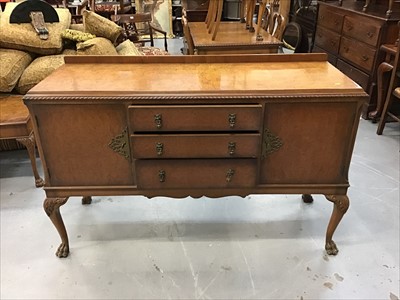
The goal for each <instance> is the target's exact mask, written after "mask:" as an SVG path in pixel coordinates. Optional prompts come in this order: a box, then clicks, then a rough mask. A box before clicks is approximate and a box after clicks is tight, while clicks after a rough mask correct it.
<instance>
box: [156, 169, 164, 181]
mask: <svg viewBox="0 0 400 300" xmlns="http://www.w3.org/2000/svg"><path fill="white" fill-rule="evenodd" d="M165 176H166V175H165V171H164V170H159V171H158V179H159V180H160V182H165Z"/></svg>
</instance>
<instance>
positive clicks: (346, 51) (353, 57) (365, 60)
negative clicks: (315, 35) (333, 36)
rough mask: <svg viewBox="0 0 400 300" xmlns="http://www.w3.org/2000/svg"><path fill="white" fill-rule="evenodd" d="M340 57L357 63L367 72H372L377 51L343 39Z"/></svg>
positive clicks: (354, 41)
mask: <svg viewBox="0 0 400 300" xmlns="http://www.w3.org/2000/svg"><path fill="white" fill-rule="evenodd" d="M339 52H340V55H341V56H342V57H344V58H346V59H347V60H349V61H351V62H353V63H355V64H356V65H358V66H360V67H361V68H363V69H364V70H366V71H371V70H372V67H373V65H374V59H375V53H376V50H375V49H373V48H370V47H368V46H367V45H365V44H363V43H360V42H357V41H356V40H350V39H348V38H345V37H342V41H341V43H340V50H339Z"/></svg>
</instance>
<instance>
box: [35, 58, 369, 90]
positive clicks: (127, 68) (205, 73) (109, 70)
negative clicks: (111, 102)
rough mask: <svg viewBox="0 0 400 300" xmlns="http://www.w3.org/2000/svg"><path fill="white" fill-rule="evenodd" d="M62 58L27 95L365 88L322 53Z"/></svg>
mask: <svg viewBox="0 0 400 300" xmlns="http://www.w3.org/2000/svg"><path fill="white" fill-rule="evenodd" d="M65 60H66V64H65V65H63V66H61V67H60V68H59V69H57V70H56V71H54V72H53V73H52V74H51V75H50V76H49V77H47V78H45V79H44V80H43V81H42V82H40V83H39V84H38V85H36V86H35V87H34V88H32V89H31V90H30V91H29V93H28V95H31V96H34V95H39V96H40V95H45V94H46V95H50V94H52V95H74V94H76V95H77V94H79V95H85V94H87V95H99V96H102V97H103V96H107V95H110V94H112V95H117V96H118V95H122V96H123V95H132V96H140V95H144V96H149V95H150V96H157V95H159V96H168V95H174V96H175V95H193V96H199V95H202V94H208V95H209V94H218V95H227V96H229V95H240V94H243V95H246V96H248V95H274V94H278V95H280V94H281V95H291V94H292V95H296V96H297V95H299V94H310V93H311V94H321V93H326V94H328V95H329V94H337V93H354V94H360V93H363V90H362V88H361V87H360V86H358V85H357V84H356V83H355V82H353V81H352V80H351V79H349V78H348V77H347V76H345V75H344V74H343V73H341V72H340V71H339V70H338V69H336V68H335V67H333V66H332V65H331V64H329V63H328V62H327V61H326V55H325V54H311V53H309V54H269V55H223V56H208V55H204V56H202V55H198V56H197V55H193V56H152V57H143V56H131V57H128V56H126V57H125V56H122V57H121V56H108V57H107V56H102V57H96V56H85V57H72V56H71V57H65ZM60 82H62V83H63V84H62V85H60Z"/></svg>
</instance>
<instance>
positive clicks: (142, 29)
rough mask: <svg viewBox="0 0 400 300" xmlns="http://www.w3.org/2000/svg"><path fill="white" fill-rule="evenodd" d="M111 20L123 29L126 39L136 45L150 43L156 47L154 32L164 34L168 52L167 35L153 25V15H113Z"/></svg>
mask: <svg viewBox="0 0 400 300" xmlns="http://www.w3.org/2000/svg"><path fill="white" fill-rule="evenodd" d="M111 20H112V21H114V22H115V23H116V24H118V25H119V26H121V27H122V28H123V30H124V31H123V35H124V39H128V40H130V41H132V42H134V43H140V44H142V45H143V46H144V45H145V43H150V46H152V47H154V35H153V33H154V32H158V33H160V34H162V36H163V38H164V48H165V51H168V43H167V33H166V32H165V31H164V30H162V29H160V28H158V27H156V26H154V25H153V24H152V16H151V13H136V14H121V15H118V14H117V15H112V16H111Z"/></svg>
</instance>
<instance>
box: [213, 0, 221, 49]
mask: <svg viewBox="0 0 400 300" xmlns="http://www.w3.org/2000/svg"><path fill="white" fill-rule="evenodd" d="M223 5H224V2H223V1H218V7H217V12H216V20H215V26H214V31H213V35H212V38H211V40H213V41H214V40H215V37H216V36H217V32H218V28H219V23H220V22H221V17H222V9H223Z"/></svg>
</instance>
